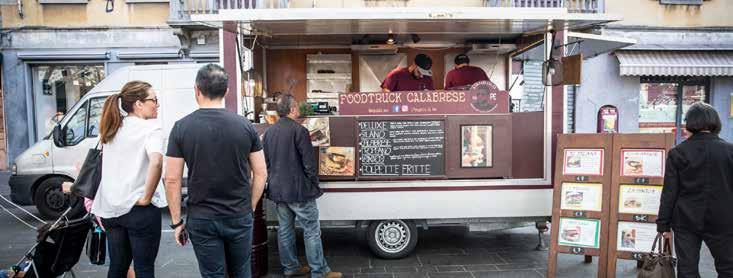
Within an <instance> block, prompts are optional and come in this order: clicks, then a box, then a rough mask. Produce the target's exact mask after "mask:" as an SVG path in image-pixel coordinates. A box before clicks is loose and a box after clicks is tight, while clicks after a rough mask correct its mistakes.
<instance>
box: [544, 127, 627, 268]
mask: <svg viewBox="0 0 733 278" xmlns="http://www.w3.org/2000/svg"><path fill="white" fill-rule="evenodd" d="M612 142H613V135H612V134H560V135H558V137H557V155H556V157H555V165H556V166H555V178H554V190H553V202H552V226H551V227H552V231H551V233H550V235H551V237H552V239H551V241H550V252H549V258H548V267H547V268H548V273H547V277H548V278H553V277H556V275H557V256H558V254H559V253H565V254H574V255H583V256H585V260H586V262H590V261H592V257H599V260H598V277H603V276H604V275H605V273H606V268H607V266H606V265H607V262H608V260H607V255H608V253H607V252H606V250H607V248H606V246H607V245H608V212H609V211H610V204H609V202H608V200H609V198H610V184H611V175H609V174H608V173H609V172H610V171H611V164H612V163H611V152H612Z"/></svg>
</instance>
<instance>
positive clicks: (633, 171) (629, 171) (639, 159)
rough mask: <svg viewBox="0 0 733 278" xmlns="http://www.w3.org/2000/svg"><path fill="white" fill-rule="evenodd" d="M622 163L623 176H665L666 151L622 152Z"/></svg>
mask: <svg viewBox="0 0 733 278" xmlns="http://www.w3.org/2000/svg"><path fill="white" fill-rule="evenodd" d="M621 161H622V162H621V163H622V165H621V176H625V177H663V176H664V150H621Z"/></svg>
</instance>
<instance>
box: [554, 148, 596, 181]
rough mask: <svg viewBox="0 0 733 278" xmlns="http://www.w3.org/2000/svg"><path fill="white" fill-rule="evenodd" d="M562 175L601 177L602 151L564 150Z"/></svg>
mask: <svg viewBox="0 0 733 278" xmlns="http://www.w3.org/2000/svg"><path fill="white" fill-rule="evenodd" d="M563 175H587V176H603V149H565V159H564V162H563Z"/></svg>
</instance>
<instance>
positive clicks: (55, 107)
mask: <svg viewBox="0 0 733 278" xmlns="http://www.w3.org/2000/svg"><path fill="white" fill-rule="evenodd" d="M31 72H32V75H33V76H32V80H31V82H33V87H32V88H33V102H34V104H33V106H34V110H35V111H34V114H35V129H36V139H39V138H42V137H44V136H46V135H48V134H49V133H50V132H51V130H52V129H53V127H54V126H55V125H56V124H57V123H58V122H59V121H60V120H61V118H63V116H64V114H66V113H67V112H68V111H69V110H70V109H71V107H73V106H74V105H75V104H76V103H77V102H78V101H79V100H80V99H81V98H82V97H83V96H84V95H86V93H87V92H89V91H90V90H91V89H92V88H93V87H94V86H95V85H97V83H99V82H100V81H101V80H102V79H103V78H104V74H105V72H104V66H103V65H101V64H99V65H40V66H34V67H32V70H31ZM81 132H82V133H80V134H81V135H84V130H83V129H82V130H81Z"/></svg>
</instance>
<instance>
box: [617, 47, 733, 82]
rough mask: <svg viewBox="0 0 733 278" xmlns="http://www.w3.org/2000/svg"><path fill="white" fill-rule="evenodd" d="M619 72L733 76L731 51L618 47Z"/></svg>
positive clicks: (732, 55) (652, 74)
mask: <svg viewBox="0 0 733 278" xmlns="http://www.w3.org/2000/svg"><path fill="white" fill-rule="evenodd" d="M616 57H618V61H619V63H620V64H621V66H620V68H621V75H626V76H641V75H648V76H733V51H618V52H616Z"/></svg>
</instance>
